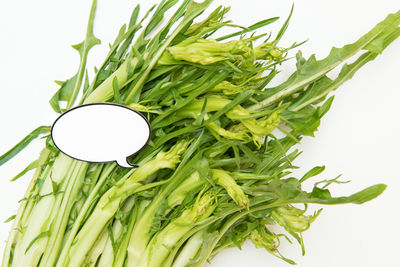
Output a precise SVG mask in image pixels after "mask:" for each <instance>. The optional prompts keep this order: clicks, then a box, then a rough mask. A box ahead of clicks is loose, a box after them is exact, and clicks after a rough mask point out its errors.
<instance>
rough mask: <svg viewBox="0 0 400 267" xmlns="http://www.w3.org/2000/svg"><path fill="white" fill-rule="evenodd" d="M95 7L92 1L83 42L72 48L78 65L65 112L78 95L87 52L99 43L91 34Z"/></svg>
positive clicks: (95, 0) (95, 1)
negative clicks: (78, 60)
mask: <svg viewBox="0 0 400 267" xmlns="http://www.w3.org/2000/svg"><path fill="white" fill-rule="evenodd" d="M96 7H97V0H93V2H92V6H91V9H90V14H89V21H88V25H87V29H86V37H85V40H83V41H82V42H81V43H79V44H76V45H73V46H72V47H73V48H74V49H76V50H77V51H78V52H79V56H80V63H79V69H78V72H77V74H76V75H75V76H76V80H75V82H74V85H73V89H72V93H71V96H70V97H69V98H68V99H67V107H66V109H67V110H68V109H70V108H71V107H72V105H73V104H74V101H75V99H76V97H77V95H78V92H79V90H80V88H81V85H82V81H83V76H84V74H85V68H86V61H87V57H88V54H89V50H90V49H91V48H92V47H93V46H95V45H98V44H100V43H101V42H100V40H99V39H98V38H96V37H95V36H94V34H93V24H94V17H95V13H96ZM75 76H74V77H75Z"/></svg>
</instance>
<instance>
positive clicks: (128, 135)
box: [51, 103, 151, 168]
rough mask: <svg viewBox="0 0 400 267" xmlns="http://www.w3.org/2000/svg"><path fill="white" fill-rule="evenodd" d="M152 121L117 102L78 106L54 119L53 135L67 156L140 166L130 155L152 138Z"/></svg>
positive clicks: (131, 166)
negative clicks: (150, 122) (131, 161)
mask: <svg viewBox="0 0 400 267" xmlns="http://www.w3.org/2000/svg"><path fill="white" fill-rule="evenodd" d="M150 131H151V130H150V124H149V122H148V121H147V120H146V118H145V117H144V116H143V115H142V114H141V113H139V112H137V111H135V110H133V109H130V108H128V107H125V106H122V105H117V104H113V103H94V104H87V105H82V106H78V107H75V108H73V109H70V110H68V111H67V112H65V113H63V114H62V115H61V116H60V117H58V118H57V120H56V121H55V122H54V124H53V127H52V129H51V137H52V139H53V143H54V144H55V146H56V147H57V148H58V149H59V150H61V152H63V153H64V154H66V155H67V156H70V157H72V158H75V159H78V160H82V161H87V162H97V163H100V162H112V161H116V162H117V163H118V165H120V166H122V167H125V168H133V167H138V166H137V165H134V164H130V163H129V162H128V160H127V158H128V157H129V156H131V155H134V154H136V153H137V152H139V151H140V150H141V149H142V148H143V147H144V146H145V145H146V143H147V142H148V140H149V138H150Z"/></svg>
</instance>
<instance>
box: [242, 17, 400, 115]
mask: <svg viewBox="0 0 400 267" xmlns="http://www.w3.org/2000/svg"><path fill="white" fill-rule="evenodd" d="M399 24H400V11H398V12H397V13H395V14H390V15H388V16H387V17H386V19H385V20H383V21H382V22H380V23H379V24H377V25H376V26H375V27H374V28H373V29H372V30H371V31H369V32H368V33H367V34H365V35H364V36H362V37H361V38H360V39H358V40H357V41H356V42H354V43H352V44H348V45H345V46H344V47H342V48H336V47H333V48H332V50H331V52H330V53H329V55H328V56H327V57H326V58H324V59H322V60H317V59H316V56H315V55H312V56H311V57H310V58H309V59H308V60H307V61H306V62H305V63H304V64H302V65H301V66H300V68H298V69H297V71H296V72H295V73H293V74H292V75H291V76H290V77H289V79H288V80H287V81H286V82H284V83H283V84H281V85H279V86H277V87H274V88H269V89H268V90H267V92H269V94H268V95H267V97H266V98H265V99H264V100H262V101H261V102H259V103H257V104H255V105H253V106H251V107H250V108H248V110H258V109H262V108H265V107H267V106H269V105H271V104H273V103H275V102H277V101H279V100H281V99H282V98H283V97H286V96H289V95H292V94H294V93H296V92H298V91H300V90H302V89H303V88H305V87H306V86H307V85H309V84H311V83H312V82H314V81H316V80H317V79H319V78H321V77H323V76H324V75H325V74H326V73H328V72H329V71H331V70H332V69H334V68H335V67H337V66H338V65H339V64H340V63H342V62H343V61H345V60H348V59H349V58H350V57H352V56H354V55H356V54H357V53H358V52H359V51H361V50H363V49H364V50H368V49H371V46H370V47H369V45H370V44H371V43H372V44H375V45H374V49H373V51H374V52H375V53H376V51H377V47H379V49H380V50H379V51H380V52H382V50H383V49H384V48H385V46H384V45H381V43H383V44H387V41H386V40H392V39H393V38H394V36H396V35H397V34H398V31H399V29H398V26H399ZM377 43H379V44H380V45H378V46H377V45H376V44H377Z"/></svg>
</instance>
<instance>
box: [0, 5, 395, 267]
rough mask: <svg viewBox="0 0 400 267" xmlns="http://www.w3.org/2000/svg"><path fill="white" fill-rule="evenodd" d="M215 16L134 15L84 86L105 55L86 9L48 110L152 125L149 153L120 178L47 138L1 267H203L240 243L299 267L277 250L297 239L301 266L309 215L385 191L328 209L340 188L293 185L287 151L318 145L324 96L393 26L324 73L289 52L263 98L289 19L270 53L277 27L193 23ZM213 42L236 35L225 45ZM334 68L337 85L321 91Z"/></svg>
mask: <svg viewBox="0 0 400 267" xmlns="http://www.w3.org/2000/svg"><path fill="white" fill-rule="evenodd" d="M211 2H212V1H211V0H206V1H203V2H201V3H198V2H195V1H193V0H184V1H181V3H180V4H178V1H177V0H162V1H160V3H159V4H158V5H156V6H154V7H152V8H151V9H150V10H149V11H147V12H146V13H145V14H144V15H143V16H142V17H141V18H140V8H139V6H137V7H136V8H135V9H134V10H133V11H132V14H131V18H130V21H129V23H128V24H127V25H123V26H122V27H121V28H120V29H119V31H118V33H117V36H116V39H115V41H114V42H113V43H112V44H110V51H109V53H108V54H107V56H106V58H105V60H104V61H103V63H102V64H101V66H100V67H99V68H97V69H96V72H95V74H94V77H93V79H92V81H90V79H89V76H88V72H87V69H86V62H87V58H88V53H89V50H90V49H91V48H92V47H93V46H94V45H97V44H99V43H100V41H99V40H98V39H97V38H96V37H95V36H94V33H93V26H94V25H93V24H94V15H95V10H96V4H97V2H96V1H95V0H94V1H93V4H92V8H91V12H90V16H89V22H88V26H87V32H86V38H85V40H84V41H83V42H82V43H80V44H78V45H75V46H74V48H75V49H76V50H78V52H79V54H80V64H79V69H78V71H77V73H76V74H74V75H73V76H72V78H70V79H67V80H66V81H65V82H58V84H59V85H60V86H61V87H60V89H59V90H58V91H57V92H56V93H55V95H54V96H53V97H52V98H51V100H50V104H51V106H52V107H53V109H54V110H55V111H56V112H58V113H62V112H64V111H66V110H68V109H70V108H72V107H74V106H76V105H77V104H78V105H81V104H87V103H95V102H113V103H118V104H121V105H126V106H128V107H131V108H134V109H136V110H138V111H140V112H142V113H143V114H144V115H145V116H146V117H147V118H148V120H149V122H150V124H151V128H152V136H151V139H150V141H149V143H148V145H147V146H146V147H145V148H144V149H143V150H141V151H140V152H139V153H138V154H136V155H134V156H132V159H131V161H132V162H135V163H138V168H135V169H126V168H122V167H119V166H118V165H117V164H116V163H101V164H98V163H88V162H81V161H78V160H75V159H72V158H69V157H68V156H66V155H64V154H63V153H59V151H58V149H57V148H56V147H55V146H54V144H53V143H52V142H51V139H50V137H49V136H47V139H46V146H45V148H44V149H43V151H42V152H41V155H40V157H39V159H38V160H36V161H34V162H32V163H31V164H29V165H28V166H27V167H26V168H25V169H24V170H23V171H22V172H20V173H19V174H18V175H17V176H16V177H15V178H14V179H13V180H15V179H18V178H19V177H21V176H22V175H24V174H25V173H27V172H28V171H30V170H34V169H35V173H34V174H33V178H32V181H31V183H30V185H29V187H28V190H27V192H26V194H25V196H24V198H23V199H22V200H21V204H20V205H21V206H20V209H19V210H18V213H17V214H16V215H15V216H12V217H10V219H9V220H8V221H10V220H13V228H12V230H11V232H10V236H9V239H8V241H7V245H6V248H5V251H4V256H3V260H2V266H3V267H21V266H44V267H47V266H56V267H65V266H71V267H76V266H97V267H102V266H104V267H110V266H113V267H123V266H139V267H169V266H171V267H186V266H195V267H196V266H198V267H200V266H202V265H203V264H204V263H205V262H207V261H208V260H210V259H211V258H212V257H214V256H215V255H216V254H217V253H218V252H219V251H221V250H223V249H227V248H230V247H239V248H240V247H241V246H242V244H243V243H244V242H245V241H246V240H251V241H252V242H253V243H254V244H255V246H256V247H259V248H263V249H265V250H266V251H267V252H269V253H271V254H272V255H274V256H276V257H278V258H280V259H282V260H284V261H286V262H288V263H290V264H294V262H293V261H292V260H290V259H288V258H287V257H286V256H283V255H282V254H281V252H280V251H279V243H280V240H281V239H282V238H286V239H289V240H292V239H294V240H296V241H297V242H298V243H299V244H300V246H301V248H302V252H303V254H304V251H305V248H304V242H303V237H302V233H303V232H304V231H306V230H307V229H308V228H309V227H310V226H311V224H312V222H313V221H314V220H315V219H316V218H317V217H318V215H319V213H320V212H321V210H317V211H315V212H314V213H311V214H308V211H307V205H308V204H309V203H314V204H324V205H333V204H345V203H353V204H362V203H365V202H367V201H370V200H372V199H374V198H376V197H377V196H379V195H380V194H381V193H382V192H383V191H384V190H385V188H386V185H384V184H377V185H373V186H370V187H368V188H366V189H364V190H361V191H360V192H356V193H354V194H352V195H350V196H333V193H331V191H330V189H329V188H328V187H329V186H330V185H331V184H333V183H336V184H339V183H344V182H342V181H340V180H338V179H339V177H337V178H334V179H325V180H319V181H316V182H315V183H314V187H313V189H312V190H311V192H309V191H307V190H304V189H303V183H304V182H306V181H307V182H310V180H311V178H313V179H316V178H315V177H316V176H318V175H321V174H322V173H323V171H324V169H325V167H324V166H318V167H314V168H312V169H311V170H310V171H309V172H307V173H306V174H305V175H304V176H303V177H301V178H296V177H293V176H292V175H291V172H292V170H293V169H295V168H297V167H296V166H295V165H294V163H293V162H294V160H295V159H296V158H297V157H298V156H299V155H300V151H298V150H297V149H295V145H296V144H297V143H298V142H300V141H301V139H302V137H303V136H314V133H315V132H316V131H317V129H318V127H319V125H320V123H321V118H322V117H323V116H324V115H325V114H326V113H327V112H328V110H329V109H330V108H331V105H332V102H333V99H334V98H333V96H331V97H328V96H329V93H331V92H332V91H334V90H336V89H337V88H338V87H339V86H340V85H341V84H343V82H345V81H346V80H348V79H349V78H351V77H352V76H353V75H354V73H355V72H356V71H357V70H359V69H360V68H361V67H362V66H364V65H365V64H366V63H368V62H370V61H372V60H374V59H375V58H376V57H377V56H378V54H380V53H382V52H383V50H384V49H385V48H386V47H387V46H388V45H389V44H390V43H391V42H392V41H394V40H395V39H396V38H397V37H398V36H400V28H399V24H400V12H397V13H395V14H390V15H389V16H388V17H387V18H386V19H384V20H383V21H382V22H381V23H379V24H378V25H377V26H376V27H374V28H373V29H372V30H371V31H369V32H368V33H367V34H365V35H364V36H362V37H361V38H360V39H359V40H357V41H356V42H354V43H353V44H349V45H346V46H344V47H342V48H333V49H332V51H331V52H330V54H329V55H328V56H327V57H326V58H325V59H322V60H316V58H315V55H313V56H311V57H310V58H309V59H305V58H304V57H303V56H302V54H301V52H300V51H298V52H297V54H296V59H297V64H296V66H297V70H296V71H295V72H294V73H293V74H292V75H291V76H290V77H289V78H288V80H287V81H285V82H283V83H282V84H280V85H278V86H275V87H269V83H270V82H271V81H272V80H273V78H274V77H275V76H276V74H277V73H278V72H280V71H281V70H280V67H281V63H282V62H284V61H286V60H288V53H289V51H290V50H292V49H295V48H297V47H298V45H300V44H301V43H300V44H299V43H294V45H292V46H291V47H287V48H285V47H281V46H280V44H279V42H280V40H281V39H282V37H283V35H284V33H285V31H286V29H287V28H288V25H289V20H290V17H291V15H292V13H293V7H292V9H291V11H290V14H289V16H288V18H287V19H286V20H285V21H284V22H283V23H282V26H281V29H280V30H279V32H278V33H277V34H276V35H275V37H274V38H272V39H271V37H272V36H273V35H269V36H267V34H264V33H261V34H260V33H258V31H264V28H265V27H267V26H269V25H270V24H271V23H274V22H276V21H277V20H278V18H277V17H273V18H269V19H265V20H262V21H260V22H258V23H255V24H253V25H251V26H248V27H246V26H240V25H235V24H233V23H232V22H230V21H228V20H226V19H225V15H226V14H227V13H228V12H229V8H224V7H217V8H216V9H215V10H212V11H211V12H209V14H208V16H205V17H204V18H202V19H201V17H200V15H201V14H202V13H204V12H207V8H208V7H209V5H210V4H211ZM171 11H172V15H171V16H169V17H167V14H168V12H171ZM222 28H232V29H233V32H232V33H229V34H225V35H221V34H220V29H222ZM256 30H257V33H256V32H255V31H256ZM265 36H267V38H266V39H264V37H265ZM235 37H236V38H235ZM270 39H271V40H270ZM360 51H362V53H359V52H360ZM354 56H355V57H356V58H355V60H354V61H352V63H349V60H350V59H351V58H353V57H354ZM343 62H344V63H345V64H344V65H343V67H342V68H341V70H340V72H339V75H338V76H337V77H336V78H335V79H331V78H329V77H328V76H327V74H328V73H329V72H330V71H331V70H332V69H335V68H338V66H339V65H340V64H341V63H343ZM78 95H81V96H82V97H81V99H80V100H79V101H76V98H77V96H78ZM49 131H50V127H47V126H41V127H39V128H37V129H36V130H34V131H33V132H32V133H30V134H29V135H28V136H27V137H25V138H24V139H23V140H22V141H21V142H20V143H18V144H17V145H16V146H15V147H14V148H12V149H11V150H10V151H9V152H7V153H5V154H4V155H3V156H1V157H0V165H2V164H4V163H5V162H6V161H8V160H10V159H11V158H12V157H13V156H15V155H16V154H17V153H18V152H20V151H21V150H22V149H23V148H25V147H26V146H27V145H28V144H29V143H30V142H31V141H32V140H34V139H35V138H37V137H38V136H40V135H42V134H47V133H49ZM278 136H280V137H278ZM296 204H303V205H304V206H305V208H304V209H300V208H299V207H298V206H299V205H296ZM272 225H279V226H281V228H282V231H284V233H285V234H278V233H274V232H273V229H275V228H273V227H271V226H272Z"/></svg>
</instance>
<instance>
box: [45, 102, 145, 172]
mask: <svg viewBox="0 0 400 267" xmlns="http://www.w3.org/2000/svg"><path fill="white" fill-rule="evenodd" d="M94 105H109V106H118V107H122V108H126V109H129V110H131V111H133V112H135V113H136V114H138V115H140V116H141V117H142V118H143V119H144V121H145V122H146V123H147V126H148V127H149V136H148V137H147V140H146V142H145V143H144V145H143V146H142V147H141V148H140V149H139V150H138V151H136V152H135V153H133V154H130V155H128V156H126V159H128V158H129V157H131V156H133V155H136V154H137V153H139V152H140V151H142V150H143V148H144V147H145V146H146V145H147V143H148V142H149V140H150V137H151V125H150V122H149V121H148V120H147V118H146V117H145V116H144V115H143V114H142V113H140V112H139V111H137V110H134V109H131V108H130V107H127V106H124V105H120V104H116V103H108V102H103V103H90V104H83V105H80V106H77V107H73V108H71V109H69V110H67V111H65V112H64V113H63V114H61V115H60V116H58V118H57V119H56V120H55V121H54V122H53V124H52V125H51V132H50V135H51V140H52V141H53V144H54V145H55V146H56V147H57V148H58V150H60V151H61V152H62V153H63V154H64V155H67V156H68V157H70V158H73V159H76V160H80V161H84V162H89V163H108V162H116V163H117V164H118V161H117V160H112V161H87V160H83V159H78V158H76V157H73V156H70V155H68V154H67V153H65V152H64V151H63V150H62V149H60V148H59V147H58V146H57V144H56V142H55V141H54V139H53V127H54V125H55V124H56V123H57V121H58V120H59V119H60V118H61V117H62V116H64V115H65V114H67V113H68V112H70V111H72V110H75V109H78V108H82V107H87V106H94ZM126 162H127V163H128V164H129V165H131V166H132V168H138V167H139V165H137V164H131V163H130V162H128V160H126ZM118 166H120V167H122V168H126V167H123V166H121V165H119V164H118Z"/></svg>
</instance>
